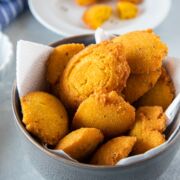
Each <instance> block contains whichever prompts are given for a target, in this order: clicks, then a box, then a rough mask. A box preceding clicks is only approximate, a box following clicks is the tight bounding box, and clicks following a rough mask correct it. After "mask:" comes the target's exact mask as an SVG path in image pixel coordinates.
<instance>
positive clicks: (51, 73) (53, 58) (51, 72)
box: [46, 43, 85, 85]
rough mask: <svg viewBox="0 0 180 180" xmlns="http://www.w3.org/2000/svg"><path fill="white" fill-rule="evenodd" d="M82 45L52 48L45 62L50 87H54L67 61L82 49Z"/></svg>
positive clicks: (73, 44)
mask: <svg viewBox="0 0 180 180" xmlns="http://www.w3.org/2000/svg"><path fill="white" fill-rule="evenodd" d="M84 47H85V46H84V44H78V43H77V44H76V43H72V44H63V45H59V46H57V47H56V48H54V51H53V52H52V54H51V55H50V57H49V59H48V62H47V72H46V77H47V80H48V82H49V83H50V84H51V85H55V84H56V83H57V82H58V81H59V78H60V77H61V75H62V73H63V71H64V68H65V67H66V64H67V63H68V62H69V60H70V59H71V58H72V57H73V56H74V55H75V54H77V53H78V52H80V51H81V50H82V49H84Z"/></svg>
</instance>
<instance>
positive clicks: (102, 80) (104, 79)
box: [59, 41, 130, 108]
mask: <svg viewBox="0 0 180 180" xmlns="http://www.w3.org/2000/svg"><path fill="white" fill-rule="evenodd" d="M129 73H130V68H129V66H128V63H127V61H126V58H125V52H124V49H123V47H122V46H121V44H119V43H112V42H110V41H106V42H102V43H100V44H95V45H90V46H88V47H86V48H85V49H84V50H82V51H81V52H79V53H78V54H76V55H75V56H74V57H73V58H72V59H71V60H70V61H69V63H68V64H67V66H66V68H65V70H64V73H63V75H62V79H61V81H60V92H59V94H60V97H61V99H62V100H63V102H64V104H66V105H67V106H70V107H72V108H75V107H78V105H79V104H80V103H81V102H82V101H83V100H84V99H86V98H87V97H88V96H89V95H91V94H93V93H94V92H96V91H101V90H103V91H106V92H110V91H112V90H116V91H118V92H121V90H122V89H123V88H124V86H125V84H126V80H127V78H128V76H129Z"/></svg>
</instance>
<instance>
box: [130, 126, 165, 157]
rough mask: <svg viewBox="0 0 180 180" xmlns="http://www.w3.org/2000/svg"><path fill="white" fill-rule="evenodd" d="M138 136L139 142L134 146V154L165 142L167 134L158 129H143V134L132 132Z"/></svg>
mask: <svg viewBox="0 0 180 180" xmlns="http://www.w3.org/2000/svg"><path fill="white" fill-rule="evenodd" d="M132 135H133V136H136V137H137V142H136V144H135V145H134V148H133V151H132V152H133V154H142V153H145V152H146V151H148V150H150V149H153V148H155V147H157V146H159V145H161V144H163V143H164V142H165V141H166V140H165V136H164V135H163V134H161V133H160V132H159V131H156V130H153V131H152V130H148V129H147V130H146V131H143V132H142V134H141V135H139V134H132Z"/></svg>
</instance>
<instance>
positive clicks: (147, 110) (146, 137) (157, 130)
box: [130, 106, 166, 154]
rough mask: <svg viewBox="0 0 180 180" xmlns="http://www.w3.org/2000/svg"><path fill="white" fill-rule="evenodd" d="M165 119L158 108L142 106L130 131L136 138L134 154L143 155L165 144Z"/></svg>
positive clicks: (161, 110)
mask: <svg viewBox="0 0 180 180" xmlns="http://www.w3.org/2000/svg"><path fill="white" fill-rule="evenodd" d="M165 129H166V117H165V114H164V113H163V109H162V107H160V106H144V107H140V108H139V109H138V110H137V111H136V123H135V125H134V127H133V128H132V129H131V131H130V135H131V136H136V137H137V142H136V144H135V146H134V148H133V153H134V154H141V153H144V152H146V151H148V150H150V149H152V148H155V147H157V146H159V145H160V144H162V143H164V142H165V136H164V134H162V133H163V132H164V130H165Z"/></svg>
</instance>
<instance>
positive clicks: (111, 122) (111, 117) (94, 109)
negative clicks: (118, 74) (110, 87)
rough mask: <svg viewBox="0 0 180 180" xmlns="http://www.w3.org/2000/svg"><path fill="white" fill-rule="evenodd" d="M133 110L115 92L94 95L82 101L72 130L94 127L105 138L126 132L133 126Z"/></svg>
mask: <svg viewBox="0 0 180 180" xmlns="http://www.w3.org/2000/svg"><path fill="white" fill-rule="evenodd" d="M134 120H135V109H134V107H133V106H131V105H130V104H129V103H127V102H125V101H124V99H123V98H122V97H121V96H119V95H118V94H117V93H116V92H115V91H112V92H110V93H95V94H93V95H91V96H90V97H89V98H87V99H86V100H84V101H83V102H82V103H81V104H80V106H79V108H78V109H77V112H76V113H75V116H74V119H73V122H72V124H73V128H74V129H78V128H80V127H94V128H98V129H100V130H101V131H102V132H103V134H104V135H105V136H106V137H115V136H118V135H120V134H122V133H124V132H126V131H128V130H129V129H130V128H131V127H132V126H133V124H134Z"/></svg>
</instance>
